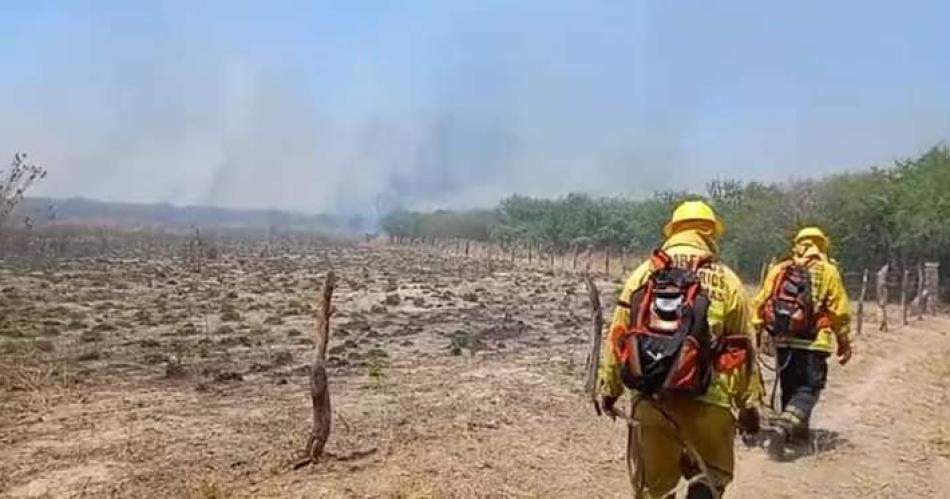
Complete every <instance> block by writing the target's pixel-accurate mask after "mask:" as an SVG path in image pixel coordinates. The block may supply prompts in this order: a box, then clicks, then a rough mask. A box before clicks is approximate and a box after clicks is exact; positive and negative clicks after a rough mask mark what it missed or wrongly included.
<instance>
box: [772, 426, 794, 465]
mask: <svg viewBox="0 0 950 499" xmlns="http://www.w3.org/2000/svg"><path fill="white" fill-rule="evenodd" d="M792 427H793V424H792V422H791V421H789V420H788V419H786V418H784V417H782V418H779V419H777V420H776V421H775V423H774V427H773V428H772V432H771V433H772V436H771V437H770V438H769V448H768V451H769V455H770V456H772V457H773V458H776V459H780V458H782V457H783V456H784V455H785V446H786V445H788V443H789V440H790V439H791V435H792Z"/></svg>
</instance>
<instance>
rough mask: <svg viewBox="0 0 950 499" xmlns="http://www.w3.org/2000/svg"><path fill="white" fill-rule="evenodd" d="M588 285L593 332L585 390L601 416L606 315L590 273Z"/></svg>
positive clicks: (591, 334) (587, 277)
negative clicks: (599, 382)
mask: <svg viewBox="0 0 950 499" xmlns="http://www.w3.org/2000/svg"><path fill="white" fill-rule="evenodd" d="M584 281H585V282H586V283H587V292H588V294H589V295H590V307H591V330H590V351H588V353H587V373H586V375H585V379H584V390H585V391H586V392H587V393H588V394H589V395H590V399H591V401H592V402H593V403H594V410H595V411H597V414H598V415H599V414H600V405H599V404H597V368H598V367H599V366H600V350H601V346H600V345H601V337H602V335H603V330H604V315H603V312H602V309H601V306H600V291H598V290H597V285H596V284H594V280H593V279H591V277H590V273H588V272H585V273H584Z"/></svg>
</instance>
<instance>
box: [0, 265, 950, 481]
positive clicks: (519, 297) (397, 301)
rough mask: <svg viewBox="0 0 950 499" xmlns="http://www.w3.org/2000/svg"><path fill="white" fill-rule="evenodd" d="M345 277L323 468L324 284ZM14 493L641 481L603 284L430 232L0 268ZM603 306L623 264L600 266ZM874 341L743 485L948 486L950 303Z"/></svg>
mask: <svg viewBox="0 0 950 499" xmlns="http://www.w3.org/2000/svg"><path fill="white" fill-rule="evenodd" d="M331 267H332V268H333V269H334V270H336V271H337V273H338V274H340V275H341V284H340V288H339V289H338V293H337V295H336V298H335V303H336V304H337V307H338V309H339V311H340V312H339V315H338V316H337V317H335V319H334V323H333V331H334V336H333V338H332V340H331V350H330V365H331V370H330V379H331V390H332V396H333V403H334V425H335V426H334V430H333V434H332V436H331V439H330V443H329V445H328V447H327V451H328V453H329V454H330V455H329V456H327V458H326V459H325V460H324V461H323V462H321V463H320V464H318V465H316V466H312V467H308V468H305V469H302V470H299V471H292V470H290V467H289V465H290V463H292V462H293V461H294V459H295V458H296V457H297V456H298V453H299V451H300V450H301V448H302V446H303V444H304V442H305V440H306V434H307V431H308V426H309V417H310V415H309V399H308V395H307V372H308V367H307V365H308V363H309V360H308V356H309V352H310V349H311V347H312V340H311V335H312V315H313V310H312V302H313V300H314V298H315V295H316V290H317V289H318V287H319V282H320V278H321V276H322V275H323V273H324V272H325V271H326V270H327V269H329V268H331ZM0 279H2V282H3V289H2V290H0V293H2V294H0V298H2V299H0V307H2V308H0V310H2V318H0V443H2V445H0V491H2V492H0V493H2V494H3V496H4V497H86V496H88V497H104V496H106V497H108V496H117V497H203V498H211V497H232V496H235V497H404V498H409V497H420V498H421V497H628V496H629V493H630V492H629V486H628V481H627V477H626V474H625V468H624V464H623V459H622V455H623V436H624V428H623V427H622V426H621V425H620V424H619V423H611V422H609V421H608V420H606V419H603V418H598V417H596V416H595V415H594V413H593V409H592V408H591V406H590V405H589V403H588V402H587V401H586V400H585V398H584V395H583V394H582V393H581V378H582V376H583V366H584V361H585V348H586V337H587V332H588V319H587V318H588V316H589V310H588V303H587V295H586V290H585V288H584V286H583V283H582V282H581V281H580V280H579V279H578V278H577V277H576V276H572V275H568V274H564V273H556V274H555V273H552V272H550V271H545V270H543V269H529V268H525V267H518V268H512V267H511V266H510V265H509V264H506V263H500V262H496V263H494V264H493V265H492V268H491V270H490V271H489V269H488V268H486V265H485V264H484V263H480V262H476V261H470V260H465V259H462V258H454V257H452V258H450V257H444V256H440V255H435V254H431V253H426V252H424V251H421V250H410V249H401V248H397V249H393V248H369V247H362V248H321V249H316V250H312V251H307V252H301V253H299V254H293V253H290V254H284V255H282V256H280V257H268V256H266V255H261V254H257V253H253V252H246V253H243V254H242V253H224V254H222V255H219V256H217V257H216V258H211V259H207V260H202V261H201V262H200V265H196V264H195V262H193V261H189V262H186V261H184V260H182V259H181V258H177V257H174V256H169V257H152V258H147V257H139V258H127V259H116V258H110V259H95V258H86V259H74V260H64V261H62V262H59V264H58V266H57V267H56V268H55V269H52V270H49V269H47V270H44V271H33V272H29V271H26V270H24V269H22V268H13V267H10V266H7V267H6V268H4V269H3V270H2V273H0ZM600 286H601V288H602V292H603V298H602V299H603V301H604V303H605V304H611V303H613V300H614V296H615V293H616V290H617V286H619V282H617V281H613V280H611V281H601V282H600ZM868 329H869V330H871V331H872V332H869V333H866V335H865V336H864V337H861V338H858V340H857V343H856V348H857V353H856V358H855V361H854V363H853V364H852V365H849V366H848V367H847V368H839V367H837V366H835V367H834V368H833V369H832V371H831V373H830V385H829V389H828V390H827V391H826V393H825V395H824V397H823V400H822V402H821V405H820V406H819V409H818V412H817V414H816V420H815V426H816V427H817V428H818V431H816V434H817V437H816V444H815V447H816V448H815V449H812V451H809V452H806V453H805V455H803V456H801V457H799V458H797V459H795V460H793V461H791V462H785V463H778V462H774V461H772V460H770V459H769V458H768V457H767V456H766V455H765V453H764V451H762V450H760V449H758V448H753V449H746V448H744V447H742V446H741V444H737V445H739V447H740V450H739V456H740V458H739V459H740V463H739V470H738V476H737V477H736V483H735V484H734V486H733V487H732V488H731V489H730V496H731V497H750V498H752V497H776V498H778V497H796V498H798V497H950V492H948V491H950V418H948V409H947V401H948V396H950V365H948V364H947V363H946V361H945V359H947V358H948V357H950V337H948V336H947V332H948V331H950V320H947V319H946V318H942V317H941V318H927V319H925V320H924V321H920V322H917V321H913V322H912V323H911V325H910V326H908V327H904V328H901V329H898V330H894V331H892V332H889V333H879V332H877V331H876V330H875V328H874V327H873V325H872V326H871V327H869V328H868Z"/></svg>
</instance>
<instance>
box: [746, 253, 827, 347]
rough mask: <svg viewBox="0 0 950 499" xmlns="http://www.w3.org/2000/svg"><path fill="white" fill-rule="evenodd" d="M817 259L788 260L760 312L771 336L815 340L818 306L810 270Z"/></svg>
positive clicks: (784, 263) (783, 264) (782, 266)
mask: <svg viewBox="0 0 950 499" xmlns="http://www.w3.org/2000/svg"><path fill="white" fill-rule="evenodd" d="M815 261H816V259H814V258H809V259H807V260H804V261H802V260H796V259H789V260H786V261H785V262H783V263H781V264H779V265H781V269H780V270H779V275H778V277H777V278H776V279H775V284H774V285H773V286H772V291H771V292H770V293H769V296H768V298H766V300H765V302H764V303H763V304H762V306H761V307H760V309H759V312H760V316H761V317H762V319H763V323H764V326H765V330H766V331H768V332H769V334H771V335H772V336H790V337H795V338H802V339H810V340H813V339H815V337H816V335H817V330H816V328H815V325H816V314H815V304H814V300H813V299H812V282H811V272H810V271H809V268H810V267H811V265H812V263H813V262H815Z"/></svg>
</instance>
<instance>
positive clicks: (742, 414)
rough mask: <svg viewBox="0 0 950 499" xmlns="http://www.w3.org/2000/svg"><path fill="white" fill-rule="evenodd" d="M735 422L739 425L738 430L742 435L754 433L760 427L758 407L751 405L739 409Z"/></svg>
mask: <svg viewBox="0 0 950 499" xmlns="http://www.w3.org/2000/svg"><path fill="white" fill-rule="evenodd" d="M736 424H737V425H738V426H739V432H740V433H742V434H743V435H755V434H756V433H758V432H759V430H761V429H762V426H761V420H760V417H759V411H758V409H756V408H754V407H751V408H747V409H740V410H739V418H738V421H737V422H736Z"/></svg>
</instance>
